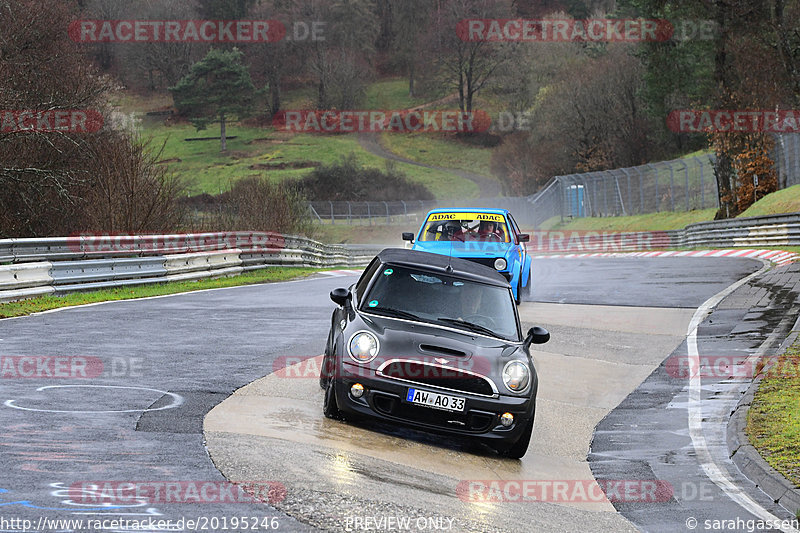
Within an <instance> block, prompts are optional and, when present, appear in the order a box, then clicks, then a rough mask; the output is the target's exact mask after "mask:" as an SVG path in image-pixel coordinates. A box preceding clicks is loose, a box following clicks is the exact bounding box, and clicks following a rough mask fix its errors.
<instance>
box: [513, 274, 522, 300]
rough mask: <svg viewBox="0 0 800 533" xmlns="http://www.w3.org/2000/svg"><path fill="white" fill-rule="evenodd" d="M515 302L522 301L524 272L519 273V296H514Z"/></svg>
mask: <svg viewBox="0 0 800 533" xmlns="http://www.w3.org/2000/svg"><path fill="white" fill-rule="evenodd" d="M514 302H515V303H516V304H517V305H520V304H521V303H522V272H520V273H519V279H518V280H517V296H516V297H515V298H514Z"/></svg>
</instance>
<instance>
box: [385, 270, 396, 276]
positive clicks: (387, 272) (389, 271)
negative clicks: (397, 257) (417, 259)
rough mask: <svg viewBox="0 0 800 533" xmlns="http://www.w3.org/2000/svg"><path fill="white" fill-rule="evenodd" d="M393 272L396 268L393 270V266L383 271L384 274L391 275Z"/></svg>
mask: <svg viewBox="0 0 800 533" xmlns="http://www.w3.org/2000/svg"><path fill="white" fill-rule="evenodd" d="M392 274H394V270H392V269H391V268H387V269H386V270H384V271H383V275H384V276H391V275H392Z"/></svg>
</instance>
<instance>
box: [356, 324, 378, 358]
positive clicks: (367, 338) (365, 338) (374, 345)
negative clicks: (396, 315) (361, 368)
mask: <svg viewBox="0 0 800 533" xmlns="http://www.w3.org/2000/svg"><path fill="white" fill-rule="evenodd" d="M379 350H380V344H379V343H378V339H377V337H375V335H373V334H372V333H370V332H369V331H359V332H357V333H356V334H355V335H353V336H352V337H350V344H349V345H348V352H349V353H350V358H351V359H352V360H353V361H355V362H356V363H369V362H370V361H372V360H373V359H375V358H376V357H377V356H378V351H379Z"/></svg>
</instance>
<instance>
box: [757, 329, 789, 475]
mask: <svg viewBox="0 0 800 533" xmlns="http://www.w3.org/2000/svg"><path fill="white" fill-rule="evenodd" d="M747 438H748V439H750V443H751V444H752V445H753V446H754V447H755V448H756V449H757V450H758V452H759V453H760V454H761V456H762V457H764V459H765V460H766V461H767V463H769V464H770V466H772V467H773V468H774V469H775V470H777V471H778V472H780V473H781V474H783V475H784V476H785V477H786V479H788V480H790V481H791V482H792V483H794V484H795V486H797V487H800V341H797V342H795V343H794V344H793V345H792V346H791V347H790V348H789V349H788V350H787V352H786V353H785V354H784V355H782V356H781V357H780V358H779V360H778V363H777V364H776V365H775V366H773V367H772V368H771V369H770V370H768V371H767V374H766V375H765V377H764V380H763V381H762V382H761V385H760V386H759V388H758V391H757V392H756V395H755V398H754V399H753V403H752V404H751V406H750V411H749V412H748V414H747Z"/></svg>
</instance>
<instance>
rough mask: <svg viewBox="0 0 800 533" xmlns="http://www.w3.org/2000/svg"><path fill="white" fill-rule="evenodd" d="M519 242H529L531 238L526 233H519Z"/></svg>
mask: <svg viewBox="0 0 800 533" xmlns="http://www.w3.org/2000/svg"><path fill="white" fill-rule="evenodd" d="M517 237H518V238H519V242H531V236H530V235H528V234H527V233H520V234H519V235H518V236H517Z"/></svg>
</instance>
